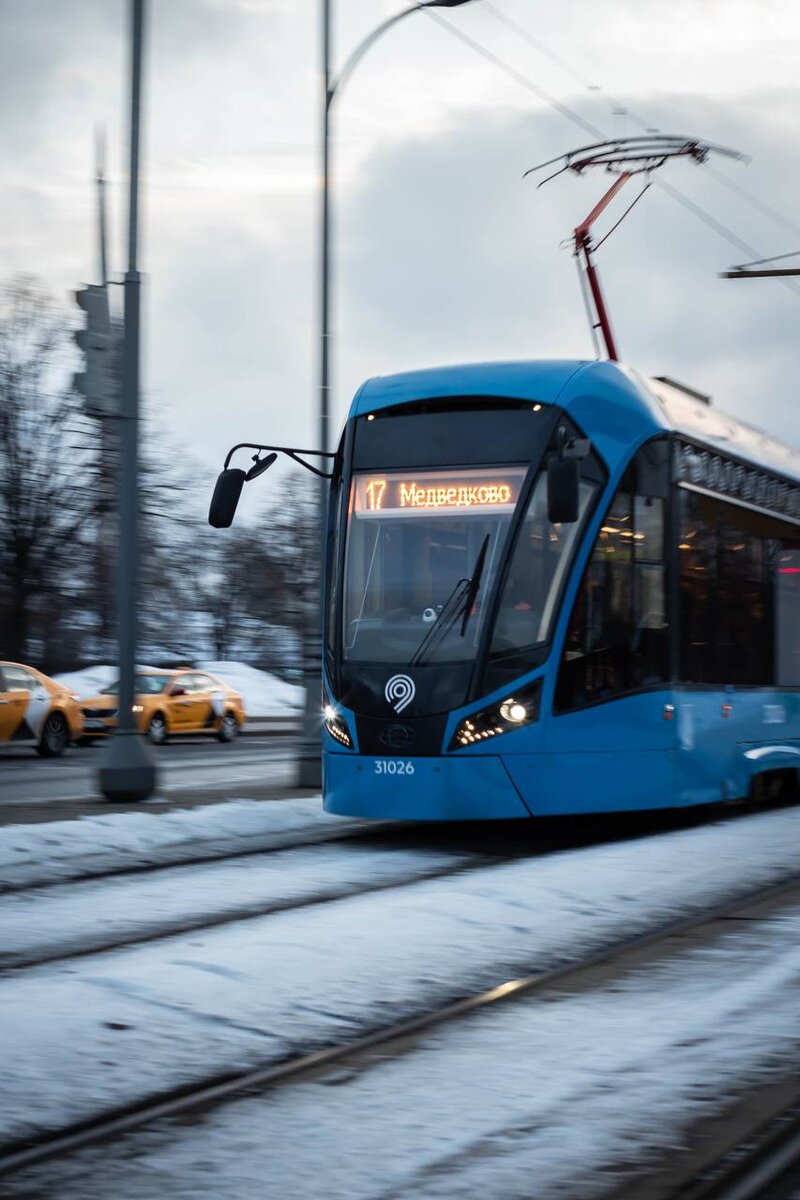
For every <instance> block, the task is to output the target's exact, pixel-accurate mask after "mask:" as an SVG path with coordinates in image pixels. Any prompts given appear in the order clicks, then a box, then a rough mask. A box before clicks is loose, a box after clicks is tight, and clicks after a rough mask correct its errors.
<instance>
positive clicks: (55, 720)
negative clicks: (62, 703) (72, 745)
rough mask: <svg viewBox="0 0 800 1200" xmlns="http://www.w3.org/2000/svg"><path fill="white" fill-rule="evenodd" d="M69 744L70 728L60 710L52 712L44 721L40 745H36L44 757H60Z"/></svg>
mask: <svg viewBox="0 0 800 1200" xmlns="http://www.w3.org/2000/svg"><path fill="white" fill-rule="evenodd" d="M68 745H69V729H68V727H67V722H66V721H65V719H64V717H63V716H62V714H61V713H60V712H52V713H50V716H49V717H48V718H47V720H46V721H45V723H44V729H43V730H42V736H41V738H40V740H39V745H38V746H37V747H36V749H37V750H38V752H39V753H40V754H41V755H42V757H43V758H58V756H59V754H63V753H64V751H65V750H66V748H67V746H68Z"/></svg>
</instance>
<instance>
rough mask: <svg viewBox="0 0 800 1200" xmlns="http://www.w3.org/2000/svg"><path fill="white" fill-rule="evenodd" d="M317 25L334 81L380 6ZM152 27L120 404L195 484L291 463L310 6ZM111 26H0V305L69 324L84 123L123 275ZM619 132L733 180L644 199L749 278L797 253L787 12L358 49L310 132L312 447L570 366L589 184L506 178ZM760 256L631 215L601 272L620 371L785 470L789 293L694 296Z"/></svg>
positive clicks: (547, 9) (792, 326)
mask: <svg viewBox="0 0 800 1200" xmlns="http://www.w3.org/2000/svg"><path fill="white" fill-rule="evenodd" d="M332 3H333V8H334V10H335V42H336V55H337V62H338V63H339V64H341V63H342V62H343V61H344V59H345V58H346V57H347V55H348V53H349V52H350V50H351V49H352V48H353V47H354V46H355V45H356V44H357V43H358V42H359V40H360V39H361V38H363V37H365V36H366V35H367V34H368V33H369V32H370V31H371V30H372V29H373V28H374V26H375V25H376V24H377V23H379V22H380V21H381V20H383V19H384V18H386V17H388V16H390V15H391V14H392V13H394V12H397V11H399V9H400V8H402V6H403V5H402V2H401V0H332ZM148 10H149V21H148V29H147V40H146V51H147V61H146V77H145V95H146V120H145V143H144V149H145V152H144V189H145V191H144V204H143V221H144V225H143V230H142V255H141V260H142V261H141V267H142V269H143V270H144V272H145V295H144V313H145V345H144V353H145V358H144V387H145V390H146V392H147V395H148V397H149V400H150V403H151V407H153V408H157V409H158V410H159V411H160V412H161V413H162V414H163V421H164V425H165V427H166V428H167V429H168V430H169V431H170V432H171V433H172V434H173V435H174V436H175V437H176V438H177V439H178V440H179V441H180V442H181V444H182V445H183V446H184V447H185V448H186V450H188V451H189V452H190V453H191V454H192V455H193V456H194V457H195V458H197V459H198V460H199V461H200V462H201V463H202V464H203V465H204V469H208V470H209V473H210V474H213V471H214V469H215V468H216V466H217V464H218V462H219V459H220V458H221V456H222V454H223V452H224V451H225V449H227V446H228V445H229V444H230V443H231V442H232V441H233V440H238V439H239V438H241V437H247V438H253V437H255V438H263V439H265V440H267V441H272V440H287V441H288V440H294V441H297V442H300V443H304V444H306V443H308V444H314V443H315V442H316V421H315V414H316V405H317V392H316V388H315V377H316V376H315V372H316V363H317V340H318V339H317V335H316V314H317V305H316V299H317V296H316V287H315V281H316V272H317V269H318V254H317V251H318V189H319V170H318V162H319V129H320V122H319V89H320V83H319V52H320V32H319V25H320V10H321V0H148ZM127 14H128V8H127V3H126V0H0V105H2V117H1V119H0V156H1V158H2V170H0V211H1V212H2V221H1V222H0V279H2V280H5V279H7V278H8V277H10V276H12V275H13V274H14V273H15V272H18V271H28V272H32V273H34V274H36V275H37V276H39V277H40V278H41V279H42V280H43V281H44V282H45V283H46V284H47V286H48V287H49V288H50V290H51V291H52V292H53V293H54V294H56V295H57V296H59V297H63V298H64V299H65V301H66V300H67V298H68V294H69V292H70V291H71V290H72V289H74V287H75V286H76V285H77V284H78V283H80V282H81V281H89V280H92V279H94V278H95V277H96V274H97V267H96V253H95V244H94V239H95V230H94V193H93V190H92V184H91V175H92V169H93V144H92V143H93V129H94V126H95V125H96V124H102V125H104V126H105V127H106V128H107V130H108V139H109V163H108V172H109V176H110V178H111V182H112V186H111V189H110V199H111V204H112V214H111V215H112V230H113V235H114V237H113V265H114V267H115V269H116V271H117V273H119V272H121V271H122V270H123V269H124V266H125V263H124V258H123V252H124V245H125V241H124V234H125V230H124V217H125V193H124V171H125V160H126V146H125V139H126V136H127V128H126V117H125V113H126V107H127V100H126V88H127V71H128V67H127V46H126V38H127V25H128V15H127ZM509 21H510V22H511V24H509ZM514 23H516V25H518V26H519V27H521V29H522V30H523V31H525V30H527V31H529V33H530V34H532V35H533V37H534V39H535V42H531V41H530V40H526V39H525V37H524V36H523V35H522V33H520V32H519V30H518V29H517V28H516V27H515V24H514ZM445 24H446V25H449V26H451V27H452V29H454V30H456V31H459V32H460V33H461V34H463V35H466V37H467V38H468V39H470V42H471V43H477V44H478V48H476V47H475V45H473V44H468V43H467V42H465V41H464V40H462V38H460V37H458V36H456V35H455V34H454V33H453V32H451V31H449V30H448V29H447V28H445V27H444V25H445ZM480 48H483V50H484V51H486V52H488V55H489V56H490V57H487V56H486V55H484V54H481V53H480ZM492 56H493V57H492ZM497 60H499V61H497ZM546 96H549V97H551V98H552V99H553V100H555V101H556V102H557V105H555V104H553V103H550V102H548V100H547V99H546ZM558 106H560V107H558ZM564 108H567V109H569V110H571V111H572V112H573V113H574V114H575V120H570V119H569V118H568V116H566V115H565V113H564V111H563V110H564ZM621 110H627V113H626V112H625V111H621ZM630 113H634V114H635V115H636V117H637V118H639V119H642V120H644V121H646V122H649V123H650V124H651V125H652V126H653V127H657V128H659V129H661V130H662V131H664V132H668V133H677V134H692V135H696V136H698V137H701V138H704V139H708V140H710V141H714V142H717V143H722V144H725V145H730V146H733V147H735V148H737V149H739V150H742V151H744V152H745V153H747V154H748V155H749V156H750V157H751V159H752V161H751V162H750V163H749V165H741V164H738V163H735V162H730V161H727V160H718V161H716V162H715V163H714V166H713V172H712V171H709V170H708V169H707V168H703V167H696V166H694V165H692V164H689V163H677V164H674V165H672V166H670V167H668V168H667V169H666V170H665V172H664V175H665V177H667V178H668V180H669V182H670V183H671V184H672V185H673V186H674V187H675V188H678V189H679V190H680V193H681V195H682V196H685V197H687V198H688V199H689V200H691V201H693V202H694V203H695V204H698V205H700V206H702V208H703V209H704V210H705V211H707V212H708V213H709V214H711V215H712V216H713V217H714V218H715V219H716V220H717V221H718V222H721V223H722V225H724V226H725V227H726V229H729V230H730V231H731V233H732V234H734V235H735V237H736V238H738V239H739V240H740V241H741V242H744V243H746V244H747V246H748V247H752V249H753V251H755V252H757V254H758V256H759V257H761V256H767V255H774V254H780V253H785V252H788V251H792V250H795V249H800V213H796V202H795V201H796V197H797V196H798V195H799V194H800V129H798V114H799V113H800V8H799V7H798V5H797V4H796V3H794V2H793V0H601V2H599V3H598V0H560V2H559V3H558V4H554V3H552V0H491V2H490V0H473V2H472V3H471V4H470V5H468V6H466V7H464V8H463V9H457V10H453V11H451V12H449V13H448V12H445V13H444V14H443V15H442V16H441V17H440V18H439V19H438V20H435V19H434V18H433V17H432V16H431V15H428V14H424V13H415V14H413V15H411V16H409V18H408V19H407V20H405V21H404V22H402V23H401V24H399V25H398V26H396V27H395V28H393V29H391V30H390V31H389V32H388V33H387V35H386V37H385V39H383V40H381V41H380V42H378V43H376V44H375V45H374V46H373V47H372V48H371V50H370V51H369V54H368V55H367V56H366V57H365V58H364V60H363V61H362V62H361V63H360V64H359V66H358V68H357V71H356V72H355V73H354V74H353V76H352V77H351V78H350V80H349V81H348V84H347V87H346V88H344V89H343V90H342V93H341V94H340V96H339V98H338V99H337V103H336V106H335V111H334V118H333V135H334V143H333V154H334V164H335V201H334V209H335V222H334V247H335V252H334V264H335V269H334V293H335V307H334V314H335V318H334V344H333V349H334V393H333V401H334V411H335V416H336V424H337V426H338V424H339V423H340V422H341V420H342V419H343V417H344V414H345V412H346V408H347V404H348V402H349V398H350V396H351V395H352V393H353V391H354V389H355V387H356V386H357V385H358V383H359V382H360V381H361V380H362V379H363V378H365V377H367V376H369V375H374V374H382V373H386V372H389V371H393V370H397V369H406V368H412V367H418V366H424V365H433V364H437V363H442V362H456V361H461V360H476V359H502V358H525V357H532V358H535V357H550V356H569V357H587V356H590V355H591V353H592V348H591V341H590V338H589V334H588V328H587V324H586V319H585V315H584V311H583V308H582V303H581V299H580V294H579V291H578V287H577V278H576V273H575V268H574V264H573V262H572V260H571V257H570V253H569V250H568V249H567V248H565V246H564V245H563V243H564V240H565V239H566V238H567V237H568V234H569V231H570V229H571V228H572V227H573V226H574V225H575V223H576V222H577V220H578V219H580V217H581V216H582V215H584V213H585V212H586V211H588V209H589V208H590V207H591V206H592V204H593V203H594V201H595V199H596V198H597V196H598V195H599V192H600V190H601V188H602V186H603V183H604V177H603V176H600V175H594V176H593V177H591V178H586V179H577V178H573V177H572V176H570V177H563V178H561V179H558V180H556V181H554V182H553V183H551V184H549V185H548V186H547V187H546V188H542V189H541V190H537V189H536V187H535V183H534V182H532V181H531V180H530V179H528V180H525V181H523V179H522V175H523V172H524V171H525V169H526V168H528V167H530V166H532V165H534V164H536V163H538V162H541V161H542V160H544V159H547V158H550V157H552V156H553V155H555V154H559V153H561V152H563V151H565V150H568V149H570V148H572V147H575V146H579V145H583V144H586V143H587V142H588V141H591V140H592V138H591V137H590V136H589V135H587V133H586V130H585V128H581V127H580V125H579V124H578V123H577V121H582V122H585V123H588V124H589V125H591V126H592V127H596V128H597V129H598V130H601V131H604V132H606V133H609V134H620V135H621V134H626V133H630V134H633V133H636V132H638V130H639V127H638V126H637V125H636V124H635V123H634V118H633V117H632V116H631V115H629V114H630ZM726 183H727V184H728V186H725V185H726ZM741 188H745V189H746V190H747V192H748V193H750V194H752V196H753V197H754V198H755V201H756V202H757V203H754V202H751V201H749V200H748V199H746V198H745V197H744V196H743V195H742V194H741V192H740V191H739V190H735V189H741ZM771 210H775V213H776V214H777V218H781V219H776V216H775V215H772V211H771ZM755 256H756V255H755V254H752V255H751V254H749V253H748V252H746V251H744V250H742V249H741V248H738V247H737V246H736V245H734V244H731V243H730V242H729V241H726V240H725V238H724V237H723V236H721V234H720V233H719V232H718V231H716V230H714V229H712V228H710V227H709V226H708V225H707V224H704V223H703V222H702V221H701V220H700V219H698V217H697V216H696V215H694V214H693V213H692V212H690V211H688V210H687V208H686V207H685V206H683V205H681V204H680V203H678V202H676V201H675V199H673V198H672V197H670V196H669V195H667V194H665V193H664V192H663V191H661V190H660V189H658V188H656V187H653V188H652V189H651V190H650V191H649V192H648V194H647V196H646V198H645V199H644V200H643V202H642V203H641V204H640V205H638V206H637V208H636V210H635V211H634V212H633V213H632V214H631V217H630V218H629V220H628V221H627V222H626V224H625V225H624V226H623V227H622V228H621V229H620V230H619V231H618V232H617V233H616V234H615V236H614V238H613V239H612V240H611V241H609V242H608V244H607V245H606V246H605V247H604V248H603V251H602V252H601V258H600V267H601V271H602V276H603V279H604V282H605V283H606V285H607V288H608V293H609V299H610V306H611V311H612V316H613V320H614V325H615V328H616V333H617V336H618V340H619V343H620V348H621V352H622V356H623V358H624V359H625V360H626V361H628V362H630V363H631V364H632V365H634V366H637V367H639V368H640V369H642V370H643V371H645V372H649V373H652V374H670V375H673V376H675V377H676V378H678V379H681V380H684V381H686V382H687V383H690V384H692V385H694V386H695V387H698V388H700V389H702V390H704V391H707V392H710V393H712V394H713V396H714V398H715V402H716V403H718V404H719V405H720V406H721V407H724V408H727V409H729V410H731V411H733V412H735V413H737V414H738V415H740V416H742V417H744V418H745V419H749V420H752V421H755V422H756V423H759V424H762V425H765V426H767V427H768V428H770V429H771V430H772V431H774V432H775V433H777V434H779V435H781V436H783V437H784V438H786V439H788V440H789V441H792V442H794V443H796V444H800V429H799V428H798V422H797V417H796V415H795V414H796V391H797V381H796V376H797V367H798V358H799V357H800V354H799V352H798V339H797V335H796V330H797V327H798V322H800V280H798V286H797V287H796V288H795V289H794V290H792V289H791V288H790V287H787V286H786V285H784V284H782V283H779V282H777V281H769V280H764V281H750V282H727V281H722V280H720V279H719V278H718V277H717V273H718V272H719V271H720V270H724V269H726V268H727V267H728V266H730V265H731V264H732V263H736V262H742V261H746V260H747V259H748V258H750V257H755ZM798 261H800V260H798ZM75 311H76V316H77V310H75Z"/></svg>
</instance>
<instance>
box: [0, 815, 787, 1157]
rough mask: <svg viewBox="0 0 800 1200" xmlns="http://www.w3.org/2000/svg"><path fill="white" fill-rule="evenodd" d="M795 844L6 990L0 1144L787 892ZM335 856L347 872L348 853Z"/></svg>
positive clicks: (733, 836)
mask: <svg viewBox="0 0 800 1200" xmlns="http://www.w3.org/2000/svg"><path fill="white" fill-rule="evenodd" d="M799 841H800V810H786V811H778V812H771V813H764V814H760V815H757V816H750V817H747V818H744V819H739V820H734V821H725V822H719V823H718V824H715V825H707V826H702V827H700V828H697V829H688V830H681V831H679V832H675V833H670V834H661V835H658V836H656V837H650V838H643V839H641V840H638V841H634V842H623V843H616V844H606V845H599V846H591V847H586V848H582V849H578V850H569V851H562V852H559V853H555V854H550V855H544V856H542V857H538V858H532V859H529V860H527V861H524V860H521V861H518V862H514V863H511V864H505V865H500V866H492V867H489V868H484V869H478V870H474V871H470V872H468V873H465V874H460V875H456V876H453V877H451V878H448V879H444V880H433V881H427V882H424V883H419V884H415V885H414V886H412V887H406V888H401V889H396V890H390V891H385V892H380V893H373V894H370V895H366V896H355V897H351V898H349V899H344V900H340V901H336V902H333V903H329V904H325V905H323V906H311V907H306V908H303V909H299V910H295V911H289V912H284V913H278V914H275V915H272V916H267V917H260V918H255V919H250V920H247V921H241V922H237V923H234V924H231V925H227V926H224V927H220V928H218V929H212V930H208V931H196V932H194V933H192V934H188V935H182V936H176V937H173V938H169V939H166V940H164V941H161V942H158V943H153V944H151V945H142V946H139V947H135V948H129V949H121V950H117V951H114V952H111V953H107V954H102V955H95V956H90V957H88V958H84V959H81V960H79V961H78V960H76V961H73V962H71V963H69V964H64V965H63V966H57V965H55V964H53V965H51V966H45V967H41V968H31V969H29V970H25V971H22V972H17V973H15V974H12V975H9V976H6V977H5V978H3V979H2V980H0V1029H2V1030H3V1036H4V1040H5V1046H4V1048H3V1051H2V1054H0V1092H1V1093H2V1094H3V1095H4V1097H5V1098H6V1103H5V1105H4V1109H3V1112H2V1113H1V1114H0V1137H1V1138H2V1139H3V1140H8V1139H10V1138H14V1137H19V1136H23V1135H25V1134H28V1133H31V1132H32V1131H33V1130H35V1129H37V1128H42V1127H44V1128H52V1127H57V1126H60V1125H61V1124H62V1123H64V1122H68V1121H75V1120H81V1119H91V1118H92V1117H96V1116H97V1115H98V1114H99V1113H100V1112H102V1111H103V1110H104V1109H107V1108H108V1107H109V1106H116V1105H121V1104H127V1103H131V1102H133V1101H136V1100H141V1099H143V1098H145V1097H146V1096H148V1095H151V1094H152V1093H153V1092H154V1091H156V1090H159V1089H164V1088H169V1087H174V1086H177V1085H180V1084H186V1083H190V1082H192V1081H196V1080H199V1079H201V1078H207V1077H208V1076H209V1075H211V1074H213V1073H215V1072H218V1071H228V1070H235V1069H245V1068H247V1067H252V1066H254V1065H256V1064H263V1063H265V1062H270V1061H277V1060H281V1059H284V1058H285V1057H287V1056H288V1055H291V1054H293V1053H297V1052H300V1051H303V1050H308V1049H310V1048H312V1047H315V1046H319V1045H323V1044H329V1043H330V1042H333V1041H337V1040H340V1039H341V1038H342V1037H343V1036H348V1037H350V1036H352V1035H353V1034H355V1033H358V1032H363V1031H365V1030H367V1029H370V1028H374V1027H376V1026H384V1025H386V1024H387V1023H389V1022H390V1021H394V1020H396V1019H399V1018H402V1017H404V1016H408V1015H411V1014H412V1013H417V1012H420V1011H426V1010H428V1009H430V1007H432V1006H435V1005H440V1004H442V1003H444V1002H446V1001H448V1000H451V999H453V998H454V997H456V996H461V995H464V994H466V993H469V992H471V991H473V990H476V989H480V988H483V987H486V986H491V985H496V984H498V983H501V982H503V981H504V980H506V979H508V978H509V977H514V976H517V975H519V974H524V973H528V972H537V971H542V970H546V969H548V968H551V967H553V966H556V965H558V964H561V963H564V962H567V961H570V960H572V959H574V958H575V957H578V956H582V955H584V954H586V953H587V952H590V951H592V950H597V949H599V948H601V947H603V946H605V945H608V944H609V943H611V942H613V941H615V940H618V939H620V938H622V937H629V936H630V935H632V934H634V933H636V932H641V931H644V930H646V929H651V928H653V927H654V926H657V925H660V924H662V923H664V922H665V921H668V920H672V919H674V918H676V917H678V916H679V915H688V914H690V913H696V912H700V911H704V910H706V909H707V908H708V907H709V906H711V905H713V904H714V903H717V902H720V901H721V900H723V899H727V898H730V897H732V896H734V895H741V894H742V893H743V892H745V891H746V890H750V889H753V888H755V887H757V886H762V885H765V884H767V883H769V882H776V881H778V880H780V879H783V878H787V877H789V876H792V875H797V873H798V870H800V849H798V843H799ZM338 849H339V853H340V854H341V855H342V857H343V860H344V861H346V858H347V856H348V855H349V854H350V853H352V850H351V848H350V847H349V846H348V845H347V843H346V842H344V843H342V844H341V845H340V846H339V847H338ZM265 869H266V868H265ZM98 920H102V914H98ZM534 1078H535V1077H534Z"/></svg>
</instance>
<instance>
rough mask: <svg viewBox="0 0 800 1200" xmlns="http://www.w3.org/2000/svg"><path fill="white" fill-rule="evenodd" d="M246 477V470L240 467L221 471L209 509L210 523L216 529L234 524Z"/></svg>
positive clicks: (226, 527)
mask: <svg viewBox="0 0 800 1200" xmlns="http://www.w3.org/2000/svg"><path fill="white" fill-rule="evenodd" d="M245 478H246V476H245V473H244V471H242V470H241V469H240V468H239V467H230V468H229V469H228V470H227V471H221V472H220V474H219V476H218V477H217V484H216V487H215V488H214V495H213V496H212V497H211V506H210V508H209V510H208V523H209V525H213V527H214V529H228V528H230V526H231V525H232V524H233V518H234V516H235V515H236V505H237V504H238V503H239V497H240V496H241V494H242V488H243V487H244V481H245Z"/></svg>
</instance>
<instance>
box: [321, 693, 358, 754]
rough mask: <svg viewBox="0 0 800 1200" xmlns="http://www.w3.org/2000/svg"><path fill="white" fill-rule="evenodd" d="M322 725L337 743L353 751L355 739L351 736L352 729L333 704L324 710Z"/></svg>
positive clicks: (326, 706) (327, 705)
mask: <svg viewBox="0 0 800 1200" xmlns="http://www.w3.org/2000/svg"><path fill="white" fill-rule="evenodd" d="M322 723H323V725H324V726H325V728H326V729H327V731H328V733H329V734H330V735H331V737H332V738H333V739H334V740H335V741H337V742H339V744H340V745H342V746H346V747H347V749H348V750H352V749H353V738H352V736H351V734H350V727H349V725H348V724H347V721H345V719H344V717H343V716H342V714H341V713H340V712H338V710H337V709H335V708H334V706H333V705H332V704H326V705H325V707H324V708H323V710H322Z"/></svg>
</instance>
